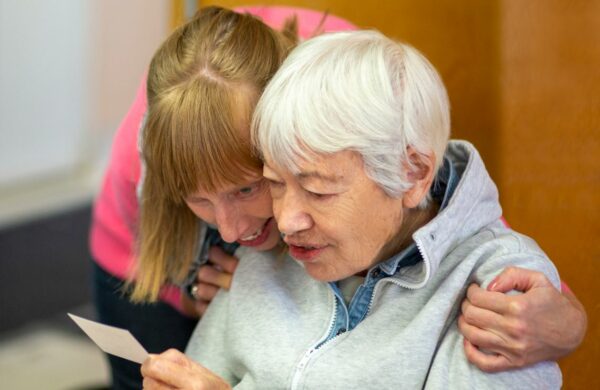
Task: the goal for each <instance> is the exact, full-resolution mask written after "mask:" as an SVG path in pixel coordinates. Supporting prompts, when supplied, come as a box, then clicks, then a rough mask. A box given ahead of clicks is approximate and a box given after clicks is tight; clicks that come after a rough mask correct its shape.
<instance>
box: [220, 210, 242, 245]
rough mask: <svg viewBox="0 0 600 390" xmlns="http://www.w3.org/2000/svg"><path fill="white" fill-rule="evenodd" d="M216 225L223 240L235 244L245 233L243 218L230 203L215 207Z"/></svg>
mask: <svg viewBox="0 0 600 390" xmlns="http://www.w3.org/2000/svg"><path fill="white" fill-rule="evenodd" d="M215 223H216V224H217V229H219V233H220V234H221V237H222V238H223V240H225V241H227V242H235V241H237V240H238V239H239V238H240V234H242V232H243V226H242V218H241V217H240V215H239V212H238V210H237V208H236V207H235V206H234V205H231V204H229V203H228V202H223V203H221V204H218V205H217V206H216V207H215Z"/></svg>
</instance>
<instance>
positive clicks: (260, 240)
mask: <svg viewBox="0 0 600 390" xmlns="http://www.w3.org/2000/svg"><path fill="white" fill-rule="evenodd" d="M273 225H274V219H273V218H272V217H271V218H269V219H267V221H266V222H265V224H264V225H262V226H261V227H260V228H259V229H258V230H257V231H255V232H254V233H252V234H250V235H247V236H245V237H243V238H240V239H239V240H237V242H238V243H239V244H240V245H243V246H259V245H262V244H264V242H265V241H267V239H268V238H269V234H270V233H271V229H273Z"/></svg>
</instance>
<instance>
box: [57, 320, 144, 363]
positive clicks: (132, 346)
mask: <svg viewBox="0 0 600 390" xmlns="http://www.w3.org/2000/svg"><path fill="white" fill-rule="evenodd" d="M67 314H68V315H69V317H71V319H72V320H73V321H75V323H76V324H77V325H79V327H80V328H81V330H83V331H84V332H85V334H87V335H88V336H89V338H91V339H92V341H93V342H95V343H96V345H98V346H99V347H100V349H101V350H103V351H104V352H106V353H109V354H111V355H115V356H118V357H122V358H123V359H127V360H131V361H132V362H136V363H140V364H142V363H143V362H144V360H146V358H147V357H148V352H146V350H145V349H144V347H142V345H141V344H140V343H139V341H137V340H136V339H135V337H133V335H132V334H131V333H129V331H128V330H125V329H121V328H115V327H114V326H109V325H104V324H101V323H99V322H95V321H90V320H86V319H85V318H81V317H78V316H76V315H74V314H71V313H67Z"/></svg>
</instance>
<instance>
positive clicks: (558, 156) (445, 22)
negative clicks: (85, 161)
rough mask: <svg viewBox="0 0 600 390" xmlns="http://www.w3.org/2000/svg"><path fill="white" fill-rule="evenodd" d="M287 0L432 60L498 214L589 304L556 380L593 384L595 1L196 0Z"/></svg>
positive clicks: (598, 111)
mask: <svg viewBox="0 0 600 390" xmlns="http://www.w3.org/2000/svg"><path fill="white" fill-rule="evenodd" d="M202 3H203V4H215V3H216V4H221V5H226V6H235V5H240V4H249V3H255V4H258V3H260V4H288V5H297V6H303V7H309V8H314V9H320V10H326V9H327V10H329V11H330V12H332V13H334V14H337V15H340V16H343V17H345V18H347V19H349V20H351V21H353V22H355V23H356V24H358V25H360V26H363V27H376V28H378V29H380V30H381V31H382V32H384V33H386V34H387V35H389V36H392V37H395V38H398V39H401V40H404V41H407V42H409V43H411V44H412V45H414V46H415V47H417V48H418V49H419V50H421V51H422V52H424V53H425V55H427V57H429V58H430V60H431V61H432V62H433V64H434V65H435V66H436V67H437V68H438V70H439V71H440V73H441V74H442V77H443V78H444V81H445V83H446V85H447V87H448V91H449V94H450V99H451V102H452V120H453V136H454V137H455V138H466V139H469V140H471V141H472V142H474V143H475V145H476V146H477V147H478V148H479V149H480V151H481V153H482V155H483V157H484V159H485V161H486V164H487V166H488V168H489V170H490V172H491V174H492V176H493V177H494V179H495V180H496V182H497V184H498V186H499V188H500V193H501V199H502V204H503V207H504V211H505V216H506V217H507V218H508V220H509V222H510V223H511V224H512V225H513V227H515V228H516V229H518V230H519V231H521V232H523V233H525V234H528V235H530V236H532V237H534V238H535V239H536V240H537V241H538V242H539V243H540V245H541V246H542V247H543V248H544V249H545V250H546V252H547V253H548V254H549V255H550V257H551V258H552V259H553V260H554V261H555V263H556V265H557V267H558V269H559V271H560V273H561V275H562V277H563V278H564V279H565V280H566V281H567V282H568V283H569V285H570V286H571V288H572V289H573V290H574V291H575V293H576V294H577V296H578V297H579V298H580V299H581V300H582V302H583V303H584V305H585V306H586V308H587V311H588V315H589V317H590V329H589V332H588V336H587V338H586V340H585V342H584V344H583V346H582V347H580V349H579V350H578V351H577V352H576V353H574V354H573V355H572V356H570V357H568V358H567V359H564V360H563V361H561V367H562V369H563V375H564V383H565V388H567V389H569V388H571V389H579V388H600V376H598V374H597V372H595V370H594V369H595V368H596V367H597V365H598V362H599V361H600V326H599V322H600V303H598V302H599V298H600V283H599V282H598V281H599V280H600V270H599V267H598V265H599V264H598V263H599V261H600V240H599V239H598V235H599V234H600V212H599V211H600V210H599V204H600V195H599V194H600V141H599V136H600V124H599V122H600V79H599V78H600V71H599V69H600V1H583V0H574V1H564V0H528V1H522V0H506V1H500V0H443V1H441V0H438V1H435V0H420V1H412V0H395V1H391V0H390V1H370V2H363V1H356V0H328V1H327V0H323V1H310V0H304V1H300V0H297V1H285V0H278V1H269V0H260V1H243V2H241V1H203V2H202Z"/></svg>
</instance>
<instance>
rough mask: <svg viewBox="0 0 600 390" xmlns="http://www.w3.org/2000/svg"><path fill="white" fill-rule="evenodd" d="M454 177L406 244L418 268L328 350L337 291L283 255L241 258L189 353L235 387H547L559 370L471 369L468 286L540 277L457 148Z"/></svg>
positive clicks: (398, 278)
mask: <svg viewBox="0 0 600 390" xmlns="http://www.w3.org/2000/svg"><path fill="white" fill-rule="evenodd" d="M446 157H447V158H449V159H450V160H451V161H452V163H453V165H454V167H455V168H457V172H458V174H459V176H460V181H459V183H458V186H457V187H456V189H455V191H454V193H453V195H452V198H451V199H450V201H449V203H448V205H447V206H446V208H444V209H443V210H442V211H440V213H439V214H438V215H437V216H436V217H435V218H434V219H433V220H431V221H430V222H429V223H428V224H426V225H425V226H423V227H422V228H420V229H419V230H418V231H417V232H415V234H414V235H413V239H414V241H415V242H416V245H417V247H418V249H419V252H420V254H421V256H422V258H423V261H421V262H419V263H417V264H415V265H412V266H408V267H405V268H401V269H400V270H399V271H398V272H397V273H396V274H394V275H393V276H391V277H386V278H384V279H382V280H380V281H379V282H377V284H376V286H375V289H374V291H373V297H372V302H371V308H370V310H369V312H368V314H367V315H366V317H365V318H364V319H363V320H362V322H360V323H359V324H358V325H357V326H356V327H355V328H354V329H352V330H351V331H348V332H345V333H342V334H340V335H338V336H336V337H334V338H332V339H330V340H328V341H327V342H325V343H324V344H322V345H320V346H319V347H318V348H316V346H318V345H319V344H321V341H322V340H323V339H324V338H325V337H326V335H328V334H329V330H330V326H331V325H332V323H333V322H334V320H335V319H334V318H333V317H334V316H335V312H336V310H335V307H336V306H335V305H336V300H335V297H334V293H333V290H332V288H331V287H330V286H329V285H328V284H327V283H323V282H318V281H315V280H313V279H311V278H310V277H309V276H308V275H307V274H306V273H305V272H304V270H303V268H302V266H301V265H299V264H298V263H297V262H296V261H294V260H293V259H291V258H290V257H288V256H285V255H282V254H278V253H276V252H274V251H272V252H262V253H257V252H254V251H251V250H247V249H246V248H240V250H238V255H240V263H239V266H238V268H237V270H236V273H235V275H234V278H233V283H232V287H231V289H230V291H224V290H222V291H220V292H219V294H218V295H217V297H215V299H214V300H213V302H212V303H211V305H210V307H209V309H208V311H207V312H206V314H205V315H204V317H203V318H202V320H201V321H200V323H199V324H198V326H197V328H196V330H195V332H194V334H193V335H192V338H191V339H190V343H189V345H188V348H187V351H186V353H187V354H188V355H189V356H190V357H191V358H193V359H194V360H196V361H198V362H199V363H201V364H202V365H204V366H206V367H207V368H209V369H210V370H212V371H214V372H215V373H217V374H219V375H221V376H222V377H223V378H225V379H226V380H227V381H228V382H229V383H230V384H232V385H233V386H234V387H235V388H237V389H420V388H427V389H447V388H451V389H469V388H471V389H482V388H490V389H504V388H506V389H508V388H510V389H554V388H560V386H561V383H562V377H561V373H560V370H559V368H558V365H557V364H556V363H554V362H543V363H539V364H536V365H534V366H530V367H526V368H522V369H517V370H512V371H507V372H500V373H494V374H488V373H484V372H482V371H480V370H479V369H477V368H476V367H474V366H472V365H470V364H469V363H468V362H467V360H466V357H465V354H464V350H463V337H462V336H461V334H460V333H459V331H458V327H457V316H458V314H459V312H460V304H461V302H462V300H463V298H464V296H465V292H466V288H467V287H468V285H469V284H470V283H472V282H475V283H478V284H481V285H483V286H486V285H487V284H488V283H489V282H490V281H491V280H492V279H493V278H494V277H495V276H496V275H497V274H498V273H500V272H501V271H502V270H503V269H504V268H505V267H507V266H511V265H515V266H519V267H524V268H528V269H533V270H538V271H541V272H543V273H544V274H545V275H546V276H547V277H548V278H549V279H550V280H551V282H552V283H553V284H554V285H555V286H556V287H557V288H558V287H559V277H558V274H557V271H556V269H555V267H554V266H553V264H552V263H551V262H550V261H549V260H548V258H547V257H546V255H545V254H544V253H543V251H542V250H541V249H540V248H539V247H538V246H537V245H536V243H535V242H534V241H533V240H531V239H529V238H527V237H525V236H523V235H521V234H518V233H516V232H514V231H512V230H510V229H508V228H506V227H505V226H504V225H503V224H502V222H501V221H500V220H499V218H500V216H501V208H500V205H499V203H498V193H497V189H496V186H495V185H494V183H493V182H492V180H491V179H490V177H489V175H488V173H487V171H486V170H485V167H484V165H483V162H482V161H481V158H480V157H479V154H478V153H477V151H476V150H475V149H474V147H473V146H472V145H471V144H469V143H467V142H464V141H452V142H451V143H450V145H449V147H448V150H447V152H446Z"/></svg>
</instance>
